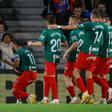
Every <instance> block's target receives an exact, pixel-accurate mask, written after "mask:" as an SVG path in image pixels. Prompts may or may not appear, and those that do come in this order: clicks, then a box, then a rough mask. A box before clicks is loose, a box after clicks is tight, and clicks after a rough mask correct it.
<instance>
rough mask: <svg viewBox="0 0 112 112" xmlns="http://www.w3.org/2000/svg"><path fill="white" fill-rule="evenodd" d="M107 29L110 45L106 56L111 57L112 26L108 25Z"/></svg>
mask: <svg viewBox="0 0 112 112" xmlns="http://www.w3.org/2000/svg"><path fill="white" fill-rule="evenodd" d="M107 31H108V47H107V50H106V51H107V52H106V56H107V57H109V58H112V26H110V25H109V26H108V27H107Z"/></svg>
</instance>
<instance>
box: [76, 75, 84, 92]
mask: <svg viewBox="0 0 112 112" xmlns="http://www.w3.org/2000/svg"><path fill="white" fill-rule="evenodd" d="M76 82H77V86H78V88H79V89H80V90H81V92H82V93H84V92H85V91H86V87H85V85H84V83H83V80H82V78H81V77H79V78H77V79H76Z"/></svg>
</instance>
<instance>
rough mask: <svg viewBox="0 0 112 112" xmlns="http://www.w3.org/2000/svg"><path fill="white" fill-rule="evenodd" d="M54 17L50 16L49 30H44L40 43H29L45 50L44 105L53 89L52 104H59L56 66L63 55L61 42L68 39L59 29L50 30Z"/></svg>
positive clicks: (54, 20) (54, 21) (64, 42)
mask: <svg viewBox="0 0 112 112" xmlns="http://www.w3.org/2000/svg"><path fill="white" fill-rule="evenodd" d="M55 23H56V19H55V17H54V16H49V18H48V22H47V27H48V28H47V29H46V30H44V31H43V32H42V34H41V36H40V37H39V41H38V42H31V41H29V42H28V45H30V46H42V45H43V46H44V50H45V71H44V98H43V100H42V102H43V103H48V95H49V90H50V89H51V91H52V95H53V101H52V102H51V103H53V104H58V103H59V98H58V90H57V83H56V66H57V64H58V63H59V59H60V55H61V42H63V45H65V44H67V43H66V38H65V36H64V35H63V33H62V32H61V31H60V30H59V29H50V28H49V25H55Z"/></svg>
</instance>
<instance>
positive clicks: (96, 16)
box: [92, 9, 101, 18]
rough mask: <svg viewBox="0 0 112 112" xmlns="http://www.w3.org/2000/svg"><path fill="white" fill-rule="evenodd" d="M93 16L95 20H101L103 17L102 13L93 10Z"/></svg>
mask: <svg viewBox="0 0 112 112" xmlns="http://www.w3.org/2000/svg"><path fill="white" fill-rule="evenodd" d="M92 16H93V17H95V18H100V17H101V13H100V11H99V10H97V9H93V10H92Z"/></svg>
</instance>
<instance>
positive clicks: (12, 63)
mask: <svg viewBox="0 0 112 112" xmlns="http://www.w3.org/2000/svg"><path fill="white" fill-rule="evenodd" d="M2 60H3V62H4V63H7V64H8V65H10V66H12V67H13V68H17V67H19V65H20V59H19V57H18V56H17V55H15V56H14V59H13V61H12V60H9V59H7V58H5V57H4V58H3V59H2Z"/></svg>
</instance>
